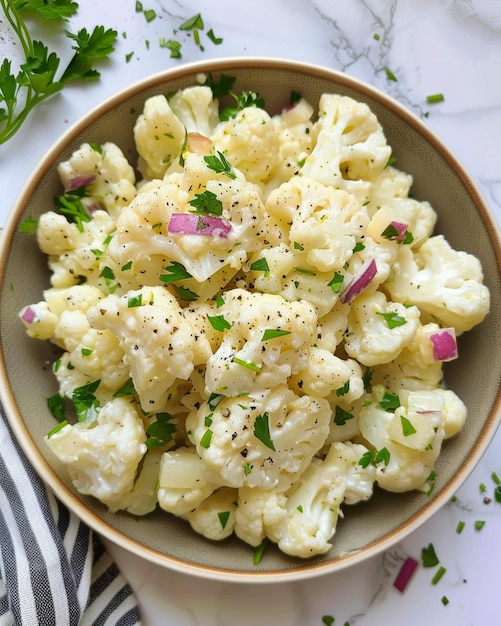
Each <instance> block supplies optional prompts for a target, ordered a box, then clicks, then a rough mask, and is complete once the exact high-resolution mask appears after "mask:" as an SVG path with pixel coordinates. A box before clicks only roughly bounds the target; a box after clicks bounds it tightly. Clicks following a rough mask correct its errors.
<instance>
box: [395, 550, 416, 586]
mask: <svg viewBox="0 0 501 626" xmlns="http://www.w3.org/2000/svg"><path fill="white" fill-rule="evenodd" d="M417 566H418V562H417V561H416V559H413V558H412V557H411V556H409V557H407V558H406V559H405V561H404V562H403V563H402V567H401V568H400V570H399V572H398V574H397V576H396V578H395V580H394V581H393V586H394V587H395V589H398V591H401V592H404V591H405V590H406V588H407V585H408V584H409V582H410V580H411V578H412V575H413V574H414V572H415V571H416V569H417Z"/></svg>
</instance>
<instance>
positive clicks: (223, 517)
mask: <svg viewBox="0 0 501 626" xmlns="http://www.w3.org/2000/svg"><path fill="white" fill-rule="evenodd" d="M217 516H218V518H219V521H220V523H221V527H222V528H226V524H227V523H228V520H229V519H230V512H229V511H219V512H218V514H217Z"/></svg>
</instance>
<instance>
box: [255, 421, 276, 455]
mask: <svg viewBox="0 0 501 626" xmlns="http://www.w3.org/2000/svg"><path fill="white" fill-rule="evenodd" d="M254 436H255V437H256V438H257V439H259V441H261V442H262V443H264V445H265V446H266V447H267V448H270V450H275V445H274V444H273V440H272V439H271V435H270V418H269V415H268V413H263V414H261V415H257V416H256V419H255V420H254Z"/></svg>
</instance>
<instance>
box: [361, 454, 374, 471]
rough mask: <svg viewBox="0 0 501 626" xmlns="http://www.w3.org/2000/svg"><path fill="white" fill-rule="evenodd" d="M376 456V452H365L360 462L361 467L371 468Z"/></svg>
mask: <svg viewBox="0 0 501 626" xmlns="http://www.w3.org/2000/svg"><path fill="white" fill-rule="evenodd" d="M375 455H376V451H375V450H367V452H364V453H363V454H362V456H361V457H360V459H359V460H358V465H360V466H361V467H363V468H366V467H369V465H370V464H371V463H372V461H373V459H374V457H375Z"/></svg>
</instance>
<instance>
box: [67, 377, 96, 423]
mask: <svg viewBox="0 0 501 626" xmlns="http://www.w3.org/2000/svg"><path fill="white" fill-rule="evenodd" d="M100 384H101V381H100V380H95V381H93V382H91V383H88V384H87V385H82V386H81V387H76V388H75V389H74V390H73V394H72V397H71V399H72V401H73V405H74V407H75V411H76V414H77V418H78V421H79V422H83V421H85V420H86V419H87V418H88V417H89V415H91V414H92V412H93V410H95V409H97V408H98V407H99V406H100V402H99V399H98V398H97V397H96V395H95V393H94V392H95V391H96V390H97V388H98V387H99V385H100Z"/></svg>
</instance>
